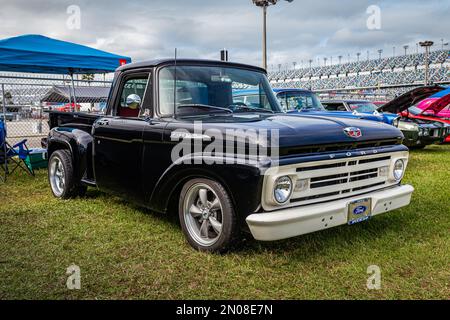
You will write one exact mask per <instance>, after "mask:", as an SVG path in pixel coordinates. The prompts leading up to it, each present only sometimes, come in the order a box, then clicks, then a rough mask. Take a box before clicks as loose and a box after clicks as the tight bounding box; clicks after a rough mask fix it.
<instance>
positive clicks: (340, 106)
mask: <svg viewBox="0 0 450 320" xmlns="http://www.w3.org/2000/svg"><path fill="white" fill-rule="evenodd" d="M337 111H347V108H346V107H345V106H344V105H343V104H340V105H338V107H337Z"/></svg>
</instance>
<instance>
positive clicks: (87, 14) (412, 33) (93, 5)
mask: <svg viewBox="0 0 450 320" xmlns="http://www.w3.org/2000/svg"><path fill="white" fill-rule="evenodd" d="M69 5H78V6H79V7H80V9H81V28H80V29H79V30H70V29H68V28H67V27H66V21H67V19H68V17H69V15H68V14H67V12H66V10H67V7H68V6H69ZM370 5H377V6H379V7H380V9H381V29H379V30H369V29H368V28H367V25H366V21H367V19H368V17H369V15H368V14H367V13H366V10H367V8H368V7H369V6H370ZM449 14H450V1H449V0H434V1H433V0H431V1H414V0H408V1H407V0H403V1H366V0H340V1H338V0H329V1H324V0H294V2H292V3H288V2H285V1H280V2H279V4H277V5H276V6H273V7H270V8H269V14H268V37H269V39H268V47H269V67H270V65H273V66H276V65H278V64H279V63H281V64H283V65H285V64H289V65H291V64H292V62H293V61H296V62H297V63H298V64H300V62H301V60H303V63H304V64H305V65H306V63H307V61H308V60H309V59H313V60H314V63H315V64H317V58H319V59H320V63H323V57H327V58H328V61H330V57H333V59H334V60H333V62H337V60H338V58H337V56H338V55H342V56H343V57H344V58H343V59H344V61H346V60H347V57H348V54H351V59H356V52H361V58H366V57H367V51H369V52H370V55H371V56H372V57H375V56H376V55H378V54H377V53H376V51H377V50H378V49H380V48H382V49H384V55H392V54H393V46H396V53H397V54H399V53H401V52H404V49H403V48H402V47H403V45H405V44H408V45H409V46H410V49H409V50H410V52H411V51H413V50H414V51H415V50H416V43H417V42H418V41H421V40H425V39H431V40H434V41H435V42H436V46H437V47H439V48H440V46H441V38H444V39H445V42H448V41H449V40H450V39H448V37H449V35H448V30H450V19H449V18H448V17H449ZM261 21H262V18H261V9H259V8H256V7H255V6H254V5H253V4H252V1H251V0H222V1H219V0H184V1H182V0H178V1H175V0H151V1H148V0H147V1H140V0H135V1H133V0H129V1H128V2H127V1H116V0H110V1H106V0H105V1H92V0H91V1H85V0H79V1H74V0H70V1H64V0H47V1H40V0H0V23H1V24H0V26H1V27H0V38H6V37H12V36H17V35H21V34H30V33H33V34H43V35H47V36H50V37H54V38H58V39H62V40H66V41H74V42H78V43H81V44H85V45H89V46H93V47H95V48H98V49H102V50H106V51H110V52H114V53H117V54H123V55H128V56H130V57H131V58H132V59H133V61H140V60H145V59H153V58H160V57H168V56H173V52H174V48H175V47H177V48H178V53H179V55H180V56H182V57H195V58H196V57H198V58H218V55H219V54H218V52H219V50H220V49H221V48H224V47H225V48H227V49H228V50H229V54H230V58H231V60H233V61H239V62H244V63H250V64H258V65H259V64H260V63H261V23H262V22H261Z"/></svg>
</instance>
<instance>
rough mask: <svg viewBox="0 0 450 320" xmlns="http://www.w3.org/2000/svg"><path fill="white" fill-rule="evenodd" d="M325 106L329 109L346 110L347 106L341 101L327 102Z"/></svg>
mask: <svg viewBox="0 0 450 320" xmlns="http://www.w3.org/2000/svg"><path fill="white" fill-rule="evenodd" d="M324 107H325V109H327V110H328V111H345V107H344V106H343V105H341V104H339V103H327V104H324Z"/></svg>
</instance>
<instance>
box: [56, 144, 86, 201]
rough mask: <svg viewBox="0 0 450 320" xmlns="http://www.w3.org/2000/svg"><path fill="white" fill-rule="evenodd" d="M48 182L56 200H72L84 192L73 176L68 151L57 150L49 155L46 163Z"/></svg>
mask: <svg viewBox="0 0 450 320" xmlns="http://www.w3.org/2000/svg"><path fill="white" fill-rule="evenodd" d="M48 180H49V182H50V187H51V189H52V192H53V195H54V196H55V197H57V198H61V199H68V198H73V197H76V196H79V195H83V194H84V193H85V192H86V186H83V185H81V184H80V180H79V179H78V178H77V177H76V176H75V173H74V170H73V163H72V157H71V154H70V151H69V150H65V149H63V150H57V151H55V152H53V153H52V154H51V156H50V159H49V161H48Z"/></svg>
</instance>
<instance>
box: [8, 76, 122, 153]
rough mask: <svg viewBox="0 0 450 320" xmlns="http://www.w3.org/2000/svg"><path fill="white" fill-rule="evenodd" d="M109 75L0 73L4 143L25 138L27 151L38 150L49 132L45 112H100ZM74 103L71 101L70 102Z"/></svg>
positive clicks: (106, 94) (105, 96)
mask: <svg viewBox="0 0 450 320" xmlns="http://www.w3.org/2000/svg"><path fill="white" fill-rule="evenodd" d="M112 77H113V74H105V75H103V74H102V75H78V76H77V75H75V76H74V89H75V90H74V91H75V99H73V94H72V95H71V91H72V87H71V78H70V77H68V76H62V75H35V74H33V75H29V74H14V73H2V74H0V102H1V107H0V118H3V119H4V120H5V123H6V130H7V140H8V142H9V143H10V144H15V143H17V142H19V141H22V140H23V139H27V145H28V147H30V148H40V147H41V139H42V138H43V137H46V136H47V134H48V131H49V127H48V111H50V110H56V111H64V112H74V111H83V112H95V113H101V112H102V111H103V110H104V108H105V106H106V100H107V97H108V94H109V90H110V88H111V83H112ZM72 100H75V101H76V103H75V101H72Z"/></svg>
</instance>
